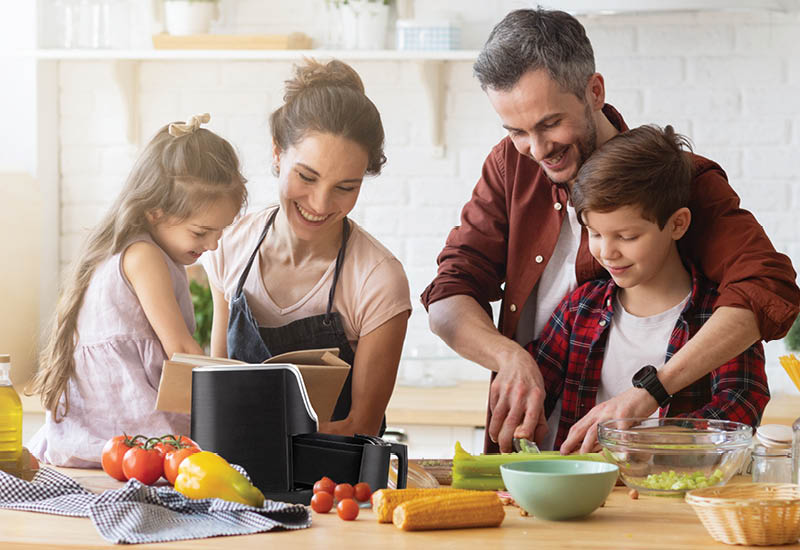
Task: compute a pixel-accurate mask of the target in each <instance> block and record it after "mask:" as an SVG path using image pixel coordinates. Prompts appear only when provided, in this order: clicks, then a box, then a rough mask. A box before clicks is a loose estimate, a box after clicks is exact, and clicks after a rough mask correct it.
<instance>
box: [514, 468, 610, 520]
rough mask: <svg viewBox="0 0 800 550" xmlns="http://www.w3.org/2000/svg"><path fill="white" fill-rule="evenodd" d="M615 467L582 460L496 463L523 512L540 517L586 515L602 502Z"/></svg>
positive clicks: (563, 517) (553, 518)
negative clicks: (498, 464)
mask: <svg viewBox="0 0 800 550" xmlns="http://www.w3.org/2000/svg"><path fill="white" fill-rule="evenodd" d="M618 473H619V468H618V467H617V466H616V465H614V464H607V463H604V462H587V461H582V460H529V461H527V462H513V463H511V464H503V465H501V466H500V475H502V476H503V483H505V485H506V489H508V492H509V493H511V496H512V497H514V500H515V501H516V502H517V504H519V505H520V506H521V507H522V508H523V509H524V510H525V511H526V512H528V513H529V514H531V515H532V516H535V517H537V518H540V519H549V520H562V519H572V518H579V517H583V516H588V515H589V514H591V513H592V512H594V511H595V510H596V509H597V508H598V506H600V505H601V504H603V502H605V500H606V498H607V497H608V495H609V494H610V493H611V489H613V488H614V484H615V483H616V482H617V474H618Z"/></svg>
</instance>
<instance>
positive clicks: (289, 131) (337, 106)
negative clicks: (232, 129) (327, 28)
mask: <svg viewBox="0 0 800 550" xmlns="http://www.w3.org/2000/svg"><path fill="white" fill-rule="evenodd" d="M283 99H284V104H283V105H281V106H280V107H278V108H277V109H276V110H275V111H274V112H273V113H272V115H270V118H269V122H270V128H271V130H272V140H273V142H274V143H275V145H276V146H277V147H278V148H280V149H281V150H284V151H285V150H286V149H288V148H289V147H292V146H293V145H296V144H297V143H299V142H300V141H301V140H302V139H303V138H305V137H306V135H308V134H309V133H314V132H316V133H321V134H331V135H334V136H340V137H343V138H346V139H349V140H351V141H354V142H355V143H357V144H359V145H360V146H361V147H363V148H364V151H365V152H366V153H367V171H366V173H367V174H369V175H377V174H379V173H380V171H381V168H382V167H383V165H384V164H385V163H386V156H385V155H384V154H383V142H384V132H383V123H382V122H381V115H380V113H379V112H378V109H377V107H375V104H374V103H372V101H370V99H369V98H368V97H367V96H366V94H365V93H364V83H363V82H362V81H361V77H360V76H358V73H357V72H356V71H355V70H354V69H353V68H352V67H351V66H350V65H348V64H347V63H344V62H342V61H339V60H336V59H334V60H332V61H328V62H327V63H320V62H319V61H316V60H314V59H304V60H303V62H302V63H300V64H299V65H297V66H295V69H294V77H293V78H292V79H290V80H287V81H286V88H285V91H284V96H283Z"/></svg>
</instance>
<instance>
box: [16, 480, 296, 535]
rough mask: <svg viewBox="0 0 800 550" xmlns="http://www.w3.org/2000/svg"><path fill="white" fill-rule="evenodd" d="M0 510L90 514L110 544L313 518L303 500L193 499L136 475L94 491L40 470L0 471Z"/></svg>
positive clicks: (252, 529)
mask: <svg viewBox="0 0 800 550" xmlns="http://www.w3.org/2000/svg"><path fill="white" fill-rule="evenodd" d="M0 508H9V509H13V510H29V511H31V512H44V513H47V514H58V515H62V516H75V517H89V518H91V519H92V523H94V525H95V527H97V530H98V531H99V532H100V535H101V536H102V537H103V538H104V539H106V540H107V541H109V542H113V543H140V542H165V541H171V540H184V539H199V538H206V537H215V536H219V535H246V534H250V533H262V532H265V531H271V530H273V529H277V528H281V529H303V528H305V527H309V526H311V516H310V514H309V512H308V509H307V508H306V507H305V506H303V505H302V504H286V503H284V502H275V501H271V500H267V501H265V502H264V506H263V507H262V508H256V507H254V506H247V505H245V504H239V503H238V502H228V501H225V500H220V499H218V498H209V499H202V500H192V499H189V498H186V497H185V496H183V495H182V494H180V493H179V492H177V491H176V490H174V489H173V488H172V487H151V486H149V485H144V484H142V483H140V482H139V481H138V480H136V479H131V480H128V482H127V483H126V484H125V485H124V486H123V487H121V488H119V489H115V490H109V491H104V492H103V493H100V494H95V493H91V492H89V491H87V490H86V489H84V488H83V487H81V486H80V485H79V484H78V483H77V482H76V481H75V480H74V479H72V478H70V477H68V476H66V475H64V474H62V473H61V472H58V471H56V470H53V469H51V468H42V469H41V470H39V471H38V472H37V473H36V475H35V476H34V478H33V481H25V480H22V479H19V478H17V477H14V476H12V475H10V474H7V473H5V472H3V471H0Z"/></svg>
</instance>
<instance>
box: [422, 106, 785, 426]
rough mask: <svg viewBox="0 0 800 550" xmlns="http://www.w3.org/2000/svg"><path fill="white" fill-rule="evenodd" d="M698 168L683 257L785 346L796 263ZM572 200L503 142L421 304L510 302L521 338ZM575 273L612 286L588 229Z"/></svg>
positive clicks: (611, 112) (508, 326)
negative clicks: (525, 310)
mask: <svg viewBox="0 0 800 550" xmlns="http://www.w3.org/2000/svg"><path fill="white" fill-rule="evenodd" d="M603 113H604V114H605V115H606V117H607V118H608V119H609V120H610V121H611V123H612V124H614V126H616V128H617V129H619V130H621V131H625V130H627V129H628V128H627V126H626V124H625V122H624V121H623V119H622V116H621V115H620V114H619V113H618V112H617V111H616V109H614V108H613V107H612V106H610V105H605V106H604V107H603ZM693 158H694V167H695V175H694V180H693V184H692V194H691V197H690V202H689V208H690V210H691V211H692V223H691V225H690V227H689V231H688V232H687V233H686V235H684V237H683V238H682V239H681V240H680V241H679V242H678V246H679V248H680V251H681V254H682V256H683V257H685V258H688V259H689V260H690V261H691V262H693V263H694V265H695V266H697V268H698V269H699V270H700V271H701V272H702V273H703V274H704V275H705V276H706V277H707V278H708V279H710V280H712V281H713V282H715V283H716V284H717V286H718V291H719V294H720V295H719V298H718V299H717V302H716V305H715V307H720V306H731V307H740V308H745V309H749V310H751V311H753V312H754V313H755V315H756V318H757V320H758V327H759V330H760V332H761V337H762V338H763V339H764V340H775V339H778V338H781V337H782V336H783V335H785V334H786V332H787V331H788V330H789V327H790V326H791V325H792V322H793V321H794V319H795V317H796V316H797V314H798V311H800V289H798V288H797V284H796V283H795V277H796V274H795V271H794V269H793V268H792V264H791V261H790V260H789V258H788V257H786V256H785V255H783V254H779V253H778V252H776V251H775V248H774V247H773V246H772V243H771V242H770V240H769V238H767V235H766V233H764V230H763V229H762V227H761V225H760V224H759V223H758V221H757V220H756V219H755V217H753V215H752V214H751V213H750V212H748V211H747V210H744V209H742V208H740V207H739V197H738V196H737V195H736V193H735V192H734V191H733V189H731V186H730V185H729V184H728V179H727V177H726V175H725V172H724V171H723V170H722V168H720V167H719V165H717V164H716V163H715V162H713V161H710V160H708V159H705V158H703V157H700V156H698V155H693ZM568 196H569V192H568V189H567V187H566V186H565V185H556V184H554V183H553V182H551V181H550V179H549V178H548V177H547V176H546V175H545V173H544V171H543V170H541V168H540V167H539V165H538V164H537V163H536V161H534V160H533V159H531V158H530V157H525V156H522V155H520V154H519V152H518V151H517V150H516V149H515V148H514V144H513V143H512V142H511V139H510V138H508V137H506V138H504V139H503V140H501V141H500V143H498V144H497V145H495V147H494V148H493V149H492V151H491V152H490V153H489V156H488V157H487V158H486V161H485V162H484V164H483V171H482V173H481V178H480V180H478V183H477V185H476V186H475V189H474V190H473V192H472V198H471V199H470V201H469V202H468V203H467V204H466V205H465V206H464V208H463V210H462V212H461V225H459V226H456V227H455V228H453V230H452V231H451V232H450V235H449V236H448V237H447V242H446V244H445V247H444V250H442V252H441V254H439V258H438V260H437V261H438V264H439V270H438V273H437V275H436V278H434V280H433V282H431V284H430V285H428V287H427V288H426V289H425V290H424V292H423V293H422V296H421V298H422V303H423V305H424V306H425V308H426V309H427V308H428V306H429V305H430V304H431V303H433V302H436V301H437V300H441V299H442V298H447V297H448V296H454V295H462V294H463V295H467V296H472V297H473V298H475V300H476V301H477V302H478V303H479V304H481V306H483V308H484V309H485V310H486V311H487V313H489V314H490V312H491V308H490V306H489V303H490V302H493V301H496V300H499V299H502V300H503V303H502V308H501V313H500V320H499V326H498V328H499V330H500V332H501V333H502V334H503V335H505V336H507V337H509V338H513V336H514V332H515V330H516V328H517V322H518V321H519V316H520V313H521V312H522V307H523V306H524V304H525V300H527V298H528V296H529V295H530V293H531V292H532V291H533V288H534V286H535V285H536V282H537V281H538V280H539V277H541V275H542V272H543V271H544V268H545V265H546V264H547V261H548V260H549V258H550V256H551V255H552V253H553V250H554V249H555V246H556V241H557V240H558V234H559V231H560V229H561V222H562V221H563V218H564V216H565V215H566V213H567V210H566V208H563V207H560V206H556V204H560V205H562V206H563V205H565V204H566V202H567V200H568ZM539 256H541V258H539ZM537 260H539V261H537ZM575 273H576V276H577V280H578V285H581V284H583V283H585V282H587V281H589V280H592V279H596V278H607V277H608V274H607V273H606V271H605V270H604V269H603V268H601V267H600V265H599V264H598V263H597V262H596V261H595V259H594V258H593V257H592V256H591V254H590V253H589V247H588V239H587V234H586V230H585V229H583V230H582V231H581V245H580V249H579V250H578V257H577V260H576V263H575ZM503 284H505V288H504V289H503V287H502V285H503ZM487 426H488V424H487Z"/></svg>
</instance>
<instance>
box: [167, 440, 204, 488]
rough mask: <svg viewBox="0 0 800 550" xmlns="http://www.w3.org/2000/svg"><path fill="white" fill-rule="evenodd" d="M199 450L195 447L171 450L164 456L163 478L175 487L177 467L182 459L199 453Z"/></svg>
mask: <svg viewBox="0 0 800 550" xmlns="http://www.w3.org/2000/svg"><path fill="white" fill-rule="evenodd" d="M199 452H200V449H198V448H197V447H184V448H182V449H174V448H173V449H172V450H171V451H169V452H168V453H167V454H166V456H164V477H165V478H166V480H167V481H169V482H170V483H171V484H172V485H175V479H176V478H177V477H178V466H180V465H181V462H183V459H184V458H186V457H187V456H189V455H192V454H194V453H199Z"/></svg>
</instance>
